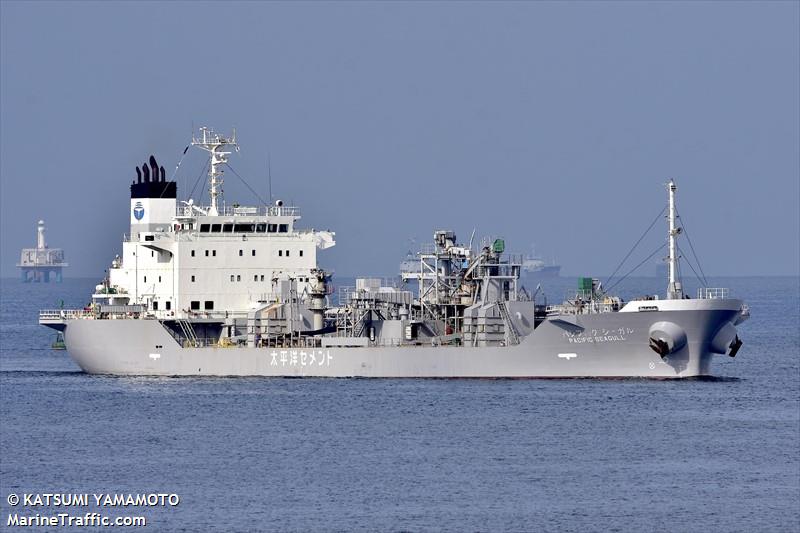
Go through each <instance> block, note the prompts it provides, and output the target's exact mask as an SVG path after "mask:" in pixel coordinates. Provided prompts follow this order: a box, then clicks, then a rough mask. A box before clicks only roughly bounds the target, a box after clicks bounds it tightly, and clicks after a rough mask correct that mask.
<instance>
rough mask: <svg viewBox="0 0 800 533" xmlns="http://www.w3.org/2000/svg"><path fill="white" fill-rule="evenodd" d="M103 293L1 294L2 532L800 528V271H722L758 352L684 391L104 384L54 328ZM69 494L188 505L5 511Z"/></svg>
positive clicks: (31, 289)
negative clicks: (70, 310) (60, 343)
mask: <svg viewBox="0 0 800 533" xmlns="http://www.w3.org/2000/svg"><path fill="white" fill-rule="evenodd" d="M574 283H575V280H574V279H572V280H555V281H552V282H545V283H543V286H544V287H545V291H546V292H547V294H548V296H549V297H550V299H551V300H553V299H558V298H559V297H561V296H562V295H563V293H564V291H565V290H566V289H567V288H568V287H572V286H573V285H574ZM93 285H94V281H93V280H67V281H65V283H63V284H61V285H49V286H48V285H22V284H21V283H19V282H18V281H17V280H5V279H4V280H2V285H0V297H1V298H2V301H1V302H0V303H1V305H0V415H1V417H0V423H1V425H0V493H2V503H1V504H0V511H2V514H1V515H0V518H1V519H2V521H0V524H2V525H0V530H2V529H4V528H5V527H6V525H7V518H8V515H9V512H12V510H14V511H15V512H19V513H21V514H29V515H30V514H35V513H40V514H42V515H45V514H47V515H52V514H56V513H57V512H65V511H66V512H71V513H73V514H79V515H83V514H85V512H86V511H96V510H99V511H101V512H102V513H103V514H105V515H108V516H122V515H144V516H146V517H147V518H148V528H147V529H149V530H151V531H262V530H263V531H350V530H366V531H398V530H405V531H428V530H452V531H580V532H584V531H724V532H731V531H743V532H745V531H746V532H751V531H798V530H800V343H799V342H798V338H799V336H800V333H798V328H800V312H799V309H798V306H799V304H798V302H799V301H800V291H799V289H798V287H799V285H800V284H799V282H798V279H797V278H733V279H719V280H713V283H712V285H714V286H728V287H732V288H733V289H734V291H735V294H736V295H738V296H741V297H744V298H745V299H746V300H747V302H748V303H749V304H750V306H751V309H752V315H753V317H752V319H751V320H750V321H748V322H747V323H745V324H744V325H743V326H742V327H741V328H740V336H741V337H742V338H743V340H744V342H745V345H744V347H743V349H742V350H741V352H740V354H739V356H737V357H736V359H730V358H728V357H720V358H719V360H718V362H717V364H716V365H715V373H716V374H717V376H719V377H718V378H716V379H713V380H703V381H695V380H692V381H679V382H669V381H653V382H651V381H644V380H614V381H611V380H530V381H513V380H494V381H489V380H361V379H357V380H342V379H328V380H325V379H320V380H318V379H304V380H296V379H253V378H247V379H175V378H173V379H155V378H114V377H97V376H88V375H84V374H82V373H80V372H79V371H78V368H77V367H76V366H75V365H74V364H73V363H72V362H71V361H70V360H69V358H68V356H67V354H66V353H65V352H63V351H62V352H56V351H52V350H50V348H49V346H50V342H51V341H52V335H51V333H50V330H48V329H46V328H43V327H40V326H38V325H36V320H37V311H38V309H39V308H45V307H55V306H57V304H58V303H59V302H60V300H62V299H63V300H64V302H65V306H67V307H70V306H79V305H83V304H85V303H86V298H87V295H88V294H90V292H91V289H92V287H93ZM531 285H532V286H533V285H535V284H531ZM662 285H663V283H662V281H661V280H656V279H646V278H640V279H633V280H630V282H629V283H626V286H625V289H624V290H623V293H624V294H626V295H628V296H632V295H635V294H642V293H653V292H663V287H662ZM54 492H59V493H89V494H93V493H101V492H105V493H150V492H158V493H176V494H178V495H179V496H180V499H181V501H180V504H179V505H178V506H176V507H172V508H160V507H159V508H153V509H144V510H143V509H141V508H134V509H128V510H125V509H120V508H116V509H115V508H102V509H98V508H97V507H94V506H90V507H89V508H83V507H78V508H74V507H73V508H68V509H66V510H65V509H64V508H61V509H55V508H27V509H26V508H23V507H15V508H11V507H10V506H9V505H8V503H7V502H6V499H7V496H8V494H10V493H16V494H23V493H54ZM123 530H124V528H123Z"/></svg>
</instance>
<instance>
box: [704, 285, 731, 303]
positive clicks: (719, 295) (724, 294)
mask: <svg viewBox="0 0 800 533" xmlns="http://www.w3.org/2000/svg"><path fill="white" fill-rule="evenodd" d="M729 293H730V290H729V289H727V288H721V287H714V288H712V287H700V288H699V289H697V298H698V300H724V299H726V298H728V294H729Z"/></svg>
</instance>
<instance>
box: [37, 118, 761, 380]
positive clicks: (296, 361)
mask: <svg viewBox="0 0 800 533" xmlns="http://www.w3.org/2000/svg"><path fill="white" fill-rule="evenodd" d="M192 144H193V145H194V146H196V147H199V148H201V149H203V150H205V151H206V152H208V153H209V154H210V167H209V169H210V170H209V196H210V205H208V206H199V205H196V204H195V203H194V202H193V201H192V200H191V199H189V200H187V201H181V202H178V200H177V186H176V183H175V182H174V181H167V180H166V178H165V172H164V167H161V166H159V165H158V163H157V162H156V160H155V158H154V157H153V156H150V158H149V160H148V161H147V162H145V164H144V165H142V166H141V168H139V167H137V168H136V172H137V178H136V179H135V180H134V182H133V184H132V185H131V186H130V192H131V201H130V235H129V236H126V238H125V239H124V241H123V243H122V256H117V257H116V258H115V259H114V260H113V262H112V263H111V265H110V268H109V270H108V276H107V277H106V278H105V279H104V280H103V282H102V283H101V284H99V285H98V286H97V287H96V290H95V294H93V295H92V303H91V304H90V305H89V306H87V307H86V308H84V309H73V310H66V309H57V310H44V311H41V312H40V315H39V323H40V324H43V325H45V326H48V327H50V328H53V329H56V330H58V331H60V332H63V334H64V339H65V342H66V347H67V350H68V352H69V354H70V356H71V357H72V358H73V359H74V360H75V361H76V362H77V364H78V365H79V366H80V367H81V368H82V369H83V370H84V371H85V372H88V373H93V374H115V375H158V376H292V377H302V376H308V377H312V376H319V377H376V378H377V377H384V378H394V377H418V378H531V377H645V378H685V377H692V376H703V375H709V374H710V373H711V365H712V361H713V359H714V357H715V356H724V355H729V356H735V355H736V353H737V351H738V350H739V348H740V346H741V344H742V342H741V340H740V339H739V337H738V335H737V330H736V326H737V325H738V324H739V323H740V322H742V321H743V320H745V319H746V318H747V317H748V316H749V312H748V309H747V306H746V305H745V304H744V303H743V302H742V301H741V300H738V299H734V298H730V297H729V296H728V291H727V289H712V288H707V287H704V288H702V289H700V292H699V294H698V295H697V297H694V298H689V297H687V296H686V295H685V294H684V291H683V287H682V284H681V282H680V280H679V279H678V276H677V274H678V270H677V268H678V249H677V239H678V237H679V234H680V233H681V230H680V228H679V227H678V225H677V222H678V219H677V216H676V210H675V192H676V186H675V184H674V182H672V181H670V183H669V184H668V187H667V189H668V196H669V207H668V216H667V219H668V223H669V228H668V235H667V237H668V239H667V240H668V246H669V258H668V265H669V275H668V280H667V291H666V297H664V298H658V297H654V296H653V297H647V298H645V299H637V300H633V301H628V302H625V301H623V300H622V299H620V298H619V297H616V296H613V295H610V294H606V293H605V291H603V290H602V289H601V287H600V285H599V283H597V281H596V280H592V279H586V280H583V282H582V284H581V286H580V287H579V288H578V290H577V291H576V294H575V295H574V297H570V298H567V299H566V300H565V301H564V302H562V303H559V304H557V305H546V304H545V303H540V302H537V301H536V298H535V295H533V296H532V295H530V294H529V293H528V292H527V291H526V290H525V289H524V288H523V287H521V285H520V284H519V276H520V271H521V269H522V267H523V265H522V262H523V259H522V258H521V257H520V258H518V259H515V258H514V257H513V256H510V255H508V254H506V253H505V243H504V242H503V241H502V240H501V239H496V240H494V241H493V242H491V243H488V244H487V245H486V246H482V247H480V248H479V249H472V247H471V246H463V245H460V244H459V243H458V242H457V240H456V236H455V234H454V233H453V232H452V231H446V230H444V231H436V232H435V234H434V242H433V243H432V244H431V245H430V246H428V247H427V248H426V249H423V250H422V251H421V252H420V253H419V254H418V258H419V262H420V264H419V269H415V273H413V274H410V275H409V276H408V279H406V283H404V284H403V285H402V286H400V287H386V286H382V284H381V283H380V281H379V280H374V279H359V280H357V281H356V286H355V287H353V288H352V289H350V290H344V291H341V297H340V298H339V301H338V302H337V303H335V304H334V302H333V301H332V298H331V294H332V285H331V276H330V275H329V274H328V273H327V272H325V271H324V270H322V269H320V268H318V266H317V252H318V251H321V250H325V249H326V248H329V247H331V246H333V245H334V244H335V240H334V236H335V235H334V233H333V232H330V231H315V230H309V229H300V228H298V227H297V222H298V220H299V219H300V210H299V209H298V208H296V207H290V206H286V205H284V204H283V203H282V202H280V201H278V202H276V203H275V204H274V205H266V206H260V207H242V206H239V205H237V204H233V205H226V204H225V203H224V202H223V201H222V188H221V186H222V177H223V169H224V166H225V165H226V164H227V156H228V155H229V154H230V151H228V150H230V149H232V148H237V149H238V145H237V143H236V138H235V133H234V135H233V136H231V137H225V136H222V135H219V134H218V133H215V132H214V131H213V130H211V129H208V128H201V129H200V131H199V134H198V135H197V136H195V137H194V138H193V139H192ZM184 153H185V151H184Z"/></svg>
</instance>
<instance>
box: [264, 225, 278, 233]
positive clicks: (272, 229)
mask: <svg viewBox="0 0 800 533" xmlns="http://www.w3.org/2000/svg"><path fill="white" fill-rule="evenodd" d="M277 232H278V225H277V224H269V225H268V226H267V233H277Z"/></svg>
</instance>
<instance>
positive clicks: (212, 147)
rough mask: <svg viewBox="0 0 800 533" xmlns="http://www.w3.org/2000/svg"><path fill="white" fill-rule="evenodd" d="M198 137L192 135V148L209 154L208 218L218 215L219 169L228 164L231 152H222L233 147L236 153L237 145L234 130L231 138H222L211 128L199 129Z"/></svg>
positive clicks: (220, 189)
mask: <svg viewBox="0 0 800 533" xmlns="http://www.w3.org/2000/svg"><path fill="white" fill-rule="evenodd" d="M200 134H201V135H200V137H195V135H194V133H192V146H197V147H199V148H202V149H203V150H205V151H206V152H208V153H210V154H211V161H210V166H209V169H208V178H209V196H210V197H211V206H210V207H209V208H208V213H207V214H208V215H209V216H217V215H219V209H218V206H219V204H220V203H221V202H222V182H223V180H222V174H223V172H224V171H223V170H222V168H220V167H221V166H222V165H224V164H225V163H227V162H228V156H229V155H230V154H231V152H226V151H224V148H225V147H227V146H231V147H233V148H234V149H235V150H236V151H237V152H238V151H239V145H238V144H236V130H235V129H234V130H233V135H232V136H231V137H223V136H222V135H220V134H218V133H216V132H215V131H214V130H212V129H211V128H207V127H202V128H200Z"/></svg>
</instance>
